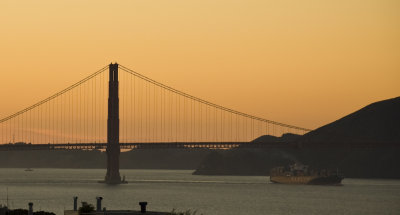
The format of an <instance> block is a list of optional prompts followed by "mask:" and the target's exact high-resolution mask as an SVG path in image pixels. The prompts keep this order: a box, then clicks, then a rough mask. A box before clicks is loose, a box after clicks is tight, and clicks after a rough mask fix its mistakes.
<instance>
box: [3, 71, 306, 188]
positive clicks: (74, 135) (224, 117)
mask: <svg viewBox="0 0 400 215" xmlns="http://www.w3.org/2000/svg"><path fill="white" fill-rule="evenodd" d="M107 71H108V74H107ZM120 71H121V72H120ZM107 83H108V86H107ZM107 97H108V99H107ZM0 129H1V141H2V142H1V144H0V150H69V149H87V150H91V149H105V150H106V151H107V155H108V156H107V157H108V163H107V176H106V181H107V182H109V183H118V182H120V181H121V180H120V177H119V166H118V165H119V153H120V150H121V149H139V148H214V149H220V148H223V149H227V148H233V147H279V145H276V144H274V145H273V146H271V145H269V144H266V143H257V142H251V141H252V140H254V139H255V138H257V137H259V136H262V135H273V136H280V135H282V134H284V133H294V134H304V133H306V132H308V131H310V130H309V129H307V128H302V127H299V126H294V125H289V124H285V123H280V122H277V121H273V120H268V119H264V118H261V117H257V116H254V115H250V114H246V113H243V112H240V111H236V110H233V109H230V108H227V107H224V106H221V105H218V104H215V103H212V102H209V101H207V100H204V99H201V98H199V97H195V96H192V95H190V94H187V93H185V92H182V91H180V90H177V89H175V88H172V87H170V86H167V85H164V84H162V83H160V82H157V81H155V80H153V79H151V78H148V77H146V76H144V75H142V74H140V73H138V72H136V71H134V70H131V69H129V68H127V67H124V66H122V65H119V64H117V63H115V64H110V65H108V66H105V67H103V68H101V69H100V70H98V71H96V72H94V73H93V74H91V75H89V76H87V77H86V78H84V79H82V80H80V81H79V82H77V83H75V84H73V85H71V86H69V87H67V88H66V89H64V90H62V91H60V92H58V93H56V94H54V95H52V96H50V97H48V98H46V99H44V100H42V101H39V102H37V103H36V104H34V105H31V106H29V107H27V108H25V109H23V110H20V111H18V112H16V113H14V114H12V115H9V116H7V117H5V118H3V119H0ZM282 147H283V145H282Z"/></svg>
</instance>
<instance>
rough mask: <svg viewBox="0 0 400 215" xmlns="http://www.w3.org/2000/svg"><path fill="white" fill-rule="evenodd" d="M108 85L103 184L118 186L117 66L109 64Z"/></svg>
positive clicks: (119, 177)
mask: <svg viewBox="0 0 400 215" xmlns="http://www.w3.org/2000/svg"><path fill="white" fill-rule="evenodd" d="M109 70H110V80H109V84H108V119H107V174H106V177H105V183H107V184H120V183H121V182H122V181H121V176H120V174H119V155H120V147H119V98H118V64H117V63H115V64H110V66H109Z"/></svg>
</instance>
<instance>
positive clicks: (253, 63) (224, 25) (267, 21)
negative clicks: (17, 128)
mask: <svg viewBox="0 0 400 215" xmlns="http://www.w3.org/2000/svg"><path fill="white" fill-rule="evenodd" d="M399 11H400V1H398V0H373V1H372V0H363V1H361V0H339V1H320V0H310V1H308V0H306V1H298V0H286V1H269V0H240V1H239V0H229V1H228V0H219V1H215V0H202V1H187V0H168V1H161V0H159V1H156V0H124V1H104V0H97V1H81V0H68V1H50V0H43V1H42V0H41V1H31V0H21V1H15V0H2V1H0V27H1V36H0V38H1V40H0V63H1V67H2V68H1V70H0V74H1V78H0V87H1V90H0V100H1V101H2V102H1V104H2V105H1V106H0V118H2V117H6V116H8V115H10V114H12V113H14V112H16V111H18V110H20V109H22V108H25V107H27V106H30V105H32V104H33V103H35V102H38V101H39V100H41V99H44V98H46V97H48V96H50V95H52V94H54V93H56V92H57V91H60V90H62V89H63V88H66V87H68V86H69V85H71V84H73V83H75V82H77V81H79V80H80V79H82V78H84V77H85V76H87V75H89V74H91V73H93V72H95V71H96V70H98V69H100V68H102V67H104V66H106V65H107V64H109V63H110V62H114V61H117V62H118V63H120V64H122V65H124V66H126V67H128V68H131V69H133V70H135V71H137V72H139V73H142V74H144V75H146V76H148V77H151V78H153V79H155V80H157V81H160V82H162V83H164V84H166V85H169V86H172V87H174V88H177V89H179V90H182V91H184V92H187V93H189V94H192V95H195V96H198V97H200V98H203V99H205V100H208V101H211V102H214V103H217V104H219V105H222V106H227V107H230V108H232V109H235V110H238V111H242V112H245V113H249V114H252V115H256V116H260V117H263V118H267V119H271V120H275V121H279V122H283V123H288V124H294V125H298V126H302V127H306V128H311V129H315V128H317V127H319V126H322V125H324V124H326V123H329V122H332V121H334V120H336V119H338V118H340V117H343V116H345V115H347V114H349V113H351V112H354V111H356V110H358V109H359V108H362V107H363V106H365V105H367V104H369V103H372V102H375V101H379V100H383V99H389V98H393V97H396V96H400V12H399Z"/></svg>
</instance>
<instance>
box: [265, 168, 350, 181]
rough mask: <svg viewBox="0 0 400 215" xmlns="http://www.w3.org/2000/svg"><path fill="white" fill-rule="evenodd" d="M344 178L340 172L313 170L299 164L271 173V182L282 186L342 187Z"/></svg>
mask: <svg viewBox="0 0 400 215" xmlns="http://www.w3.org/2000/svg"><path fill="white" fill-rule="evenodd" d="M343 178H344V177H343V176H342V175H340V174H339V171H338V170H336V171H330V170H326V169H322V170H313V169H309V167H308V166H307V165H303V164H299V163H295V164H293V165H289V166H288V167H275V168H273V169H272V170H271V171H270V181H271V182H274V183H280V184H309V185H340V184H341V182H342V180H343Z"/></svg>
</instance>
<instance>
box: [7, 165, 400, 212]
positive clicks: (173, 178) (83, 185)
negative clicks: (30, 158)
mask: <svg viewBox="0 0 400 215" xmlns="http://www.w3.org/2000/svg"><path fill="white" fill-rule="evenodd" d="M191 173H192V171H187V170H121V175H125V176H126V179H127V180H128V181H129V182H130V183H129V184H125V185H117V186H107V185H105V184H99V183H97V181H98V180H101V179H103V178H104V175H105V170H96V169H90V170H78V169H34V171H32V172H27V171H24V169H0V204H3V205H4V204H6V198H7V194H6V193H7V192H6V190H7V188H8V196H9V197H8V198H9V203H8V204H9V206H10V207H11V208H27V205H28V202H33V203H34V210H45V211H53V212H55V213H56V214H58V215H59V214H61V215H62V214H63V210H64V209H72V207H73V200H72V197H73V196H78V197H79V201H87V202H89V203H92V204H95V197H96V196H102V197H103V198H104V200H103V207H106V208H107V209H136V210H138V209H139V205H138V202H139V201H148V202H149V205H148V207H149V210H159V211H171V210H172V209H173V208H175V209H177V210H180V211H184V210H187V209H192V210H198V214H204V215H213V214H250V215H251V214H254V215H256V214H257V215H260V214H400V180H377V179H371V180H369V179H345V180H343V186H307V185H280V184H271V183H269V178H268V177H259V176H251V177H248V176H194V175H191Z"/></svg>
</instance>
